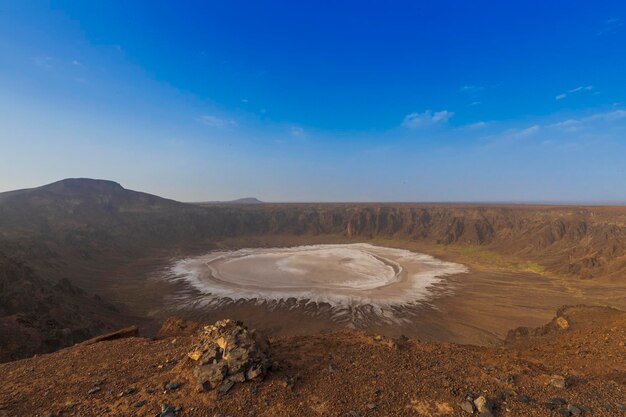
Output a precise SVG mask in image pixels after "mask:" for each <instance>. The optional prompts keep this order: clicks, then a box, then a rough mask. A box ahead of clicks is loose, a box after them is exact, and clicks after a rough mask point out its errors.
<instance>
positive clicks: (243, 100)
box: [241, 98, 250, 103]
mask: <svg viewBox="0 0 626 417" xmlns="http://www.w3.org/2000/svg"><path fill="white" fill-rule="evenodd" d="M241 102H242V103H248V102H250V100H248V99H247V98H242V99H241Z"/></svg>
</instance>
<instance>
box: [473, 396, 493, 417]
mask: <svg viewBox="0 0 626 417" xmlns="http://www.w3.org/2000/svg"><path fill="white" fill-rule="evenodd" d="M474 405H475V406H476V410H478V415H479V416H480V417H493V412H492V409H493V403H492V402H491V401H489V400H487V399H486V398H485V397H483V396H482V395H481V396H480V397H478V398H476V399H475V400H474Z"/></svg>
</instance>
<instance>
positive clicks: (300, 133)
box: [291, 126, 304, 138]
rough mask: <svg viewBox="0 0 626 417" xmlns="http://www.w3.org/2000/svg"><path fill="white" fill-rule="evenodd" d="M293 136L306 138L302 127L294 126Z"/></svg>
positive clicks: (292, 129) (292, 128)
mask: <svg viewBox="0 0 626 417" xmlns="http://www.w3.org/2000/svg"><path fill="white" fill-rule="evenodd" d="M291 134H292V135H293V136H296V137H299V138H300V137H303V136H304V129H302V128H301V127H298V126H292V127H291Z"/></svg>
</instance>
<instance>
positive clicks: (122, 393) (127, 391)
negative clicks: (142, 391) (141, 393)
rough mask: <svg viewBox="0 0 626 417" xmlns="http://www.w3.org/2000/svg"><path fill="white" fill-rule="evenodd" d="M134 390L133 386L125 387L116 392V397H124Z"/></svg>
mask: <svg viewBox="0 0 626 417" xmlns="http://www.w3.org/2000/svg"><path fill="white" fill-rule="evenodd" d="M134 392H135V388H126V389H125V390H124V391H122V392H120V393H119V394H117V396H118V397H124V396H126V395H130V394H132V393H134Z"/></svg>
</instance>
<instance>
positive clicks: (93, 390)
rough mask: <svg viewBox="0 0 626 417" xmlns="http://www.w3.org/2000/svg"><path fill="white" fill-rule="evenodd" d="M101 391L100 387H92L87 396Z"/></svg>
mask: <svg viewBox="0 0 626 417" xmlns="http://www.w3.org/2000/svg"><path fill="white" fill-rule="evenodd" d="M101 389H102V388H100V387H93V388H92V389H90V390H89V391H87V394H95V393H96V392H98V391H100V390H101Z"/></svg>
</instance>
